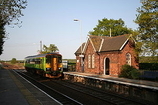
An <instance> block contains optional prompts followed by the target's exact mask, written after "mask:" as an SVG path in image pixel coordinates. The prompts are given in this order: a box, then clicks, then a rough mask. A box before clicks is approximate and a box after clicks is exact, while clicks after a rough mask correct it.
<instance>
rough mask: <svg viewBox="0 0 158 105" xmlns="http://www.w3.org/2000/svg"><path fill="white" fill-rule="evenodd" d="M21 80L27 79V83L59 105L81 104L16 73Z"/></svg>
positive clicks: (22, 74)
mask: <svg viewBox="0 0 158 105" xmlns="http://www.w3.org/2000/svg"><path fill="white" fill-rule="evenodd" d="M16 73H18V74H19V75H20V76H22V77H23V78H25V79H27V80H28V81H29V82H31V83H32V84H34V85H35V86H37V87H38V88H39V89H41V90H42V91H44V92H45V93H47V94H48V95H49V96H51V97H53V98H54V99H55V100H57V101H58V102H59V103H60V104H61V105H82V103H80V102H78V101H76V100H74V99H72V98H70V97H68V96H67V95H65V94H63V93H61V92H59V91H57V90H55V89H53V88H51V87H49V86H46V85H44V84H43V83H40V82H38V81H36V80H35V79H33V78H31V77H30V76H28V75H26V74H24V73H22V72H16Z"/></svg>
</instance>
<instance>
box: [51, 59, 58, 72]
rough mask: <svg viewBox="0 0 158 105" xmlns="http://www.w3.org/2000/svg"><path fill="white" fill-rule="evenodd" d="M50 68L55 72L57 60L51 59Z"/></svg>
mask: <svg viewBox="0 0 158 105" xmlns="http://www.w3.org/2000/svg"><path fill="white" fill-rule="evenodd" d="M51 66H52V70H54V71H56V70H57V67H58V62H57V58H52V63H51Z"/></svg>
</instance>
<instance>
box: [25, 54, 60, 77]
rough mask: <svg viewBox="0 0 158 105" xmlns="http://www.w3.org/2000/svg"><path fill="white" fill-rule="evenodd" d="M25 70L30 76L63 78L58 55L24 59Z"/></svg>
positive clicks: (42, 55) (35, 56)
mask: <svg viewBox="0 0 158 105" xmlns="http://www.w3.org/2000/svg"><path fill="white" fill-rule="evenodd" d="M24 66H25V69H26V70H27V72H29V73H31V74H39V75H42V76H43V77H48V78H59V77H62V76H63V69H62V55H61V54H58V53H47V54H39V55H34V56H28V57H26V58H25V63H24Z"/></svg>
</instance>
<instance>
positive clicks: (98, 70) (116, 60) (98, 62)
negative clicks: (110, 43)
mask: <svg viewBox="0 0 158 105" xmlns="http://www.w3.org/2000/svg"><path fill="white" fill-rule="evenodd" d="M127 53H129V54H131V65H132V66H134V67H135V68H138V65H139V64H138V62H137V60H136V54H135V52H134V49H133V46H131V42H127V44H126V45H125V46H124V48H123V50H122V51H111V52H100V53H96V52H95V50H94V48H93V46H92V44H91V43H90V42H89V43H88V45H87V48H86V51H85V56H84V72H85V73H94V74H101V75H105V59H106V58H109V60H110V72H109V75H111V76H118V75H119V73H120V71H121V67H122V65H125V64H126V54H127ZM93 54H94V56H95V57H94V62H95V67H94V68H93V67H92V61H91V67H89V66H88V65H89V64H88V55H93ZM76 59H77V64H76V71H77V72H82V71H81V67H80V61H81V58H80V57H79V56H76Z"/></svg>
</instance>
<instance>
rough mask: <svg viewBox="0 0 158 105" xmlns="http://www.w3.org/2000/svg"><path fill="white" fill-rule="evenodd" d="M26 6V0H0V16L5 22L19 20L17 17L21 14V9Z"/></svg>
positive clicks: (9, 22)
mask: <svg viewBox="0 0 158 105" xmlns="http://www.w3.org/2000/svg"><path fill="white" fill-rule="evenodd" d="M26 6H27V0H1V1H0V9H1V11H0V18H1V19H2V20H3V21H4V22H5V23H6V24H9V25H10V24H11V23H12V22H13V21H17V22H15V23H14V25H17V24H18V22H19V17H21V16H23V14H22V12H21V10H22V9H25V8H26Z"/></svg>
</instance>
